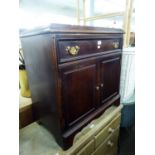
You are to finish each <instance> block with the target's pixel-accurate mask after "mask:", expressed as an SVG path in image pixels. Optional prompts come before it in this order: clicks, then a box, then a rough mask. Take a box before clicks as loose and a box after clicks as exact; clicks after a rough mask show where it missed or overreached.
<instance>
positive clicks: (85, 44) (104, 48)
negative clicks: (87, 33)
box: [58, 38, 121, 62]
mask: <svg viewBox="0 0 155 155" xmlns="http://www.w3.org/2000/svg"><path fill="white" fill-rule="evenodd" d="M100 42H101V44H100ZM114 42H118V43H119V46H118V47H116V48H115V47H114V46H113V43H114ZM120 42H121V41H120V39H110V38H107V39H101V38H98V39H91V40H90V39H81V40H73V39H72V40H67V41H66V40H65V41H64V40H60V41H59V42H58V48H59V60H60V62H66V61H69V60H72V59H73V58H74V59H75V57H76V58H78V57H80V58H84V57H88V56H94V55H96V54H101V52H102V54H104V53H108V51H111V50H117V49H120V47H121V46H120V44H121V43H120ZM67 46H79V47H80V50H79V52H78V54H77V56H74V57H73V56H71V55H70V54H69V53H68V52H67V51H66V50H65V49H66V47H67Z"/></svg>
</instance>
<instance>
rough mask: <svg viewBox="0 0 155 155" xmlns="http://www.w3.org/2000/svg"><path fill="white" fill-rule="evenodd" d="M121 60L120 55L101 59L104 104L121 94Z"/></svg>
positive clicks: (102, 98)
mask: <svg viewBox="0 0 155 155" xmlns="http://www.w3.org/2000/svg"><path fill="white" fill-rule="evenodd" d="M120 60H121V57H120V56H115V57H112V58H107V59H104V60H101V61H100V75H101V76H100V89H101V90H100V93H101V101H100V102H101V103H100V104H102V105H103V104H104V103H105V102H106V101H108V100H109V99H111V98H112V97H114V96H116V95H118V94H119V84H120V65H121V64H120V63H121V61H120Z"/></svg>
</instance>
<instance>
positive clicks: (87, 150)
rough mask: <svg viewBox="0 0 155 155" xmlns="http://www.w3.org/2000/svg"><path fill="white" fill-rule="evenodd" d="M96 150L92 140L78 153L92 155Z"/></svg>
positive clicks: (79, 154) (78, 154)
mask: <svg viewBox="0 0 155 155" xmlns="http://www.w3.org/2000/svg"><path fill="white" fill-rule="evenodd" d="M93 152H94V140H91V141H90V142H89V143H88V144H87V145H86V146H84V147H83V148H82V149H81V150H80V151H79V152H78V153H77V154H76V155H91V153H93Z"/></svg>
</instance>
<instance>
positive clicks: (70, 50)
mask: <svg viewBox="0 0 155 155" xmlns="http://www.w3.org/2000/svg"><path fill="white" fill-rule="evenodd" d="M65 50H66V51H67V52H68V53H69V54H70V55H72V56H75V55H77V54H78V52H79V50H80V47H79V46H67V47H66V49H65Z"/></svg>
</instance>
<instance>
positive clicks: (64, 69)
mask: <svg viewBox="0 0 155 155" xmlns="http://www.w3.org/2000/svg"><path fill="white" fill-rule="evenodd" d="M20 38H21V43H22V48H23V52H24V58H25V63H26V69H27V72H28V79H29V85H30V90H31V93H32V100H33V103H34V104H33V110H34V115H35V117H36V118H38V119H39V122H40V123H41V124H43V125H44V126H45V127H46V128H47V129H49V130H50V131H51V132H52V133H53V135H54V136H55V139H56V141H57V142H58V144H59V145H60V146H61V147H62V148H63V149H68V148H69V147H70V146H71V145H72V142H73V138H74V136H75V134H76V133H77V132H79V131H80V130H81V129H82V128H83V127H84V126H86V125H87V124H88V123H90V121H92V120H93V119H94V118H96V117H98V116H100V115H101V114H102V113H103V112H104V111H105V109H106V108H108V107H109V106H111V105H114V104H115V105H119V103H120V95H119V83H120V70H121V55H122V40H123V31H122V30H120V29H112V28H101V27H88V26H71V25H59V24H51V25H50V26H48V27H40V28H35V29H33V30H21V31H20Z"/></svg>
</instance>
